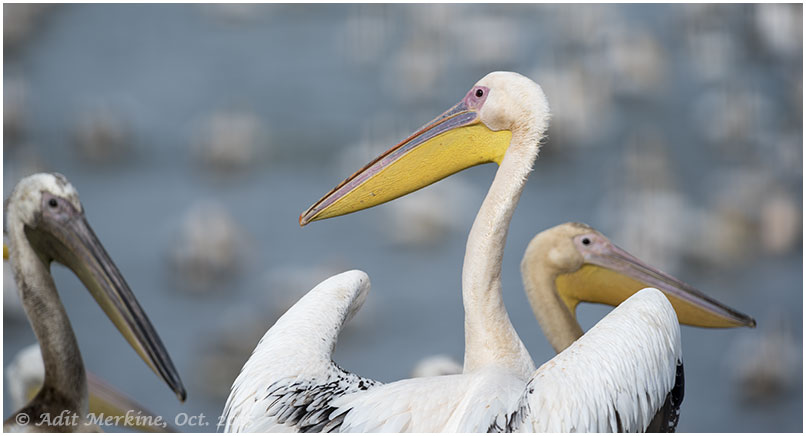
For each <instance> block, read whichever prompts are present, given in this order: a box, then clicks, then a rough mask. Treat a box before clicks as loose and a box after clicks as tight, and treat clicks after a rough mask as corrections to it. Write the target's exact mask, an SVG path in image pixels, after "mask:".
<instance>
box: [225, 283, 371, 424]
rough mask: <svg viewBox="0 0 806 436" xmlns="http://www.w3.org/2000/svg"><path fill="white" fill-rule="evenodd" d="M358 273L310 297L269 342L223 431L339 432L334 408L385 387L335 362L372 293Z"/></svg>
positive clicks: (230, 406)
mask: <svg viewBox="0 0 806 436" xmlns="http://www.w3.org/2000/svg"><path fill="white" fill-rule="evenodd" d="M369 287H370V284H369V277H368V276H367V274H366V273H364V272H362V271H358V270H354V271H348V272H345V273H342V274H338V275H335V276H333V277H331V278H329V279H327V280H325V281H323V282H322V283H320V284H319V285H317V286H316V287H315V288H313V289H312V290H311V291H310V292H308V293H307V294H306V295H305V296H304V297H302V298H301V299H300V300H299V301H298V302H297V303H296V304H295V305H294V306H293V307H291V308H290V309H289V310H288V311H287V312H286V313H285V314H284V315H283V316H282V317H280V319H278V320H277V322H276V323H275V324H274V326H272V328H270V329H269V331H268V332H266V334H265V335H264V336H263V338H262V339H261V340H260V342H259V343H258V344H257V346H256V347H255V350H254V351H253V352H252V356H251V357H250V358H249V360H248V361H247V362H246V364H244V367H243V369H242V370H241V373H240V374H239V375H238V377H237V378H236V379H235V382H234V383H233V385H232V390H231V391H230V395H229V398H228V399H227V403H226V405H225V407H224V415H223V416H224V419H223V421H224V422H223V423H224V426H225V427H224V431H226V432H256V431H260V432H266V431H323V430H325V431H326V430H336V429H338V427H339V426H340V424H341V421H340V420H339V419H337V420H332V419H331V412H333V410H334V409H333V408H332V406H331V405H330V403H331V402H332V401H333V400H334V399H336V398H338V397H340V396H343V395H347V394H350V393H352V392H357V391H362V390H366V389H369V388H370V387H373V386H375V385H377V384H378V383H377V382H375V381H373V380H369V379H365V378H362V377H359V376H357V375H355V374H351V373H348V372H347V371H344V370H343V369H341V368H339V367H338V366H337V365H336V364H335V363H334V362H333V361H332V360H331V355H332V353H333V349H334V347H335V346H336V340H337V338H338V334H339V331H340V330H341V328H342V326H343V325H344V323H345V322H347V321H348V320H349V319H350V318H352V316H353V315H354V314H355V313H356V312H357V311H358V309H359V308H360V307H361V305H362V304H363V303H364V300H365V298H366V296H367V293H368V292H369Z"/></svg>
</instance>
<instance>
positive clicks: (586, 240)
mask: <svg viewBox="0 0 806 436" xmlns="http://www.w3.org/2000/svg"><path fill="white" fill-rule="evenodd" d="M582 245H591V240H590V239H588V238H583V239H582Z"/></svg>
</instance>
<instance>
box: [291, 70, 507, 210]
mask: <svg viewBox="0 0 806 436" xmlns="http://www.w3.org/2000/svg"><path fill="white" fill-rule="evenodd" d="M488 92H489V89H487V88H486V87H483V86H476V87H474V88H473V89H472V90H471V91H470V92H468V94H467V95H466V96H465V98H463V99H462V101H460V102H459V103H458V104H457V105H456V106H454V107H453V108H451V109H450V110H448V111H447V112H445V113H443V114H442V115H440V116H439V117H437V118H436V119H434V120H432V121H431V122H430V123H428V124H426V125H425V126H423V127H422V128H421V129H420V130H418V131H417V132H415V133H414V134H412V135H411V136H409V137H408V138H406V139H405V140H403V142H401V143H399V144H397V145H395V146H394V147H392V148H390V149H389V150H387V151H386V152H384V153H383V154H382V155H380V156H378V157H377V158H376V159H375V160H373V161H372V162H370V163H369V164H367V165H366V166H365V167H364V168H362V169H361V170H359V171H358V172H356V173H355V174H353V175H352V176H350V177H348V178H347V179H346V180H344V181H343V182H341V183H340V184H339V185H338V186H336V187H335V188H334V189H333V190H332V191H330V192H329V193H328V194H327V195H325V196H324V197H322V198H321V199H320V200H319V201H317V202H316V203H314V205H313V206H311V207H309V208H308V210H306V211H305V212H303V213H302V214H301V215H300V217H299V224H300V226H304V225H305V224H308V223H309V222H311V221H317V220H321V219H325V218H332V217H335V216H339V215H345V214H348V213H351V212H355V211H358V210H362V209H366V208H369V207H372V206H376V205H379V204H381V203H385V202H387V201H391V200H394V199H395V198H398V197H401V196H403V195H406V194H408V193H411V192H414V191H416V190H418V189H420V188H424V187H426V186H428V185H430V184H432V183H434V182H437V181H439V180H442V179H443V178H445V177H448V176H450V175H451V174H454V173H456V172H459V171H461V170H463V169H465V168H469V167H472V166H475V165H479V164H483V163H488V162H496V163H500V161H501V159H502V158H503V156H504V153H505V152H506V149H507V147H509V143H510V140H511V139H512V132H510V131H508V130H500V131H493V130H491V129H489V128H488V127H487V126H485V125H484V123H482V122H481V121H480V120H479V113H478V110H479V109H480V108H481V106H482V105H483V104H484V101H485V100H486V98H487V93H488Z"/></svg>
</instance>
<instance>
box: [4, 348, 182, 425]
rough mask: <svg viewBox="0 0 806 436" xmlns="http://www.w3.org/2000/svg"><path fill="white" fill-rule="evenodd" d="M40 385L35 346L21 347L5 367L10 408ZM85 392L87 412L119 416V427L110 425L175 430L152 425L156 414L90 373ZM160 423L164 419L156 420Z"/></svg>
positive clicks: (41, 376)
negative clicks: (87, 397) (87, 402)
mask: <svg viewBox="0 0 806 436" xmlns="http://www.w3.org/2000/svg"><path fill="white" fill-rule="evenodd" d="M44 382H45V362H43V361H42V352H41V351H40V350H39V344H31V345H29V346H27V347H25V348H23V349H22V351H20V352H19V353H17V355H16V356H14V360H12V361H11V363H9V364H8V366H6V386H7V387H8V393H9V397H10V398H11V403H12V407H13V408H14V409H20V408H22V407H23V406H25V404H26V403H28V401H31V400H32V399H33V398H34V395H36V393H37V392H39V389H40V388H42V384H43V383H44ZM87 390H88V392H89V410H90V413H93V414H95V415H96V416H99V415H100V414H102V413H103V414H104V417H112V418H117V417H120V418H117V420H118V422H119V424H114V425H116V426H118V425H119V426H121V427H129V428H130V429H132V430H135V431H144V432H153V433H166V432H175V431H176V430H175V429H173V428H172V427H170V426H168V425H167V423H166V425H165V427H163V426H160V425H154V424H156V423H157V422H158V421H157V415H155V414H154V413H152V412H150V411H148V409H146V408H145V407H143V406H142V405H140V404H139V403H137V401H135V400H133V399H132V398H130V397H129V396H128V395H126V394H124V393H122V392H120V391H119V390H117V389H115V388H114V387H112V386H110V385H109V384H107V383H106V382H105V381H103V380H102V379H101V378H99V377H98V376H96V375H94V374H93V373H92V372H90V371H87ZM127 413H128V414H129V415H128V418H127V415H126V414H127ZM160 422H165V420H164V419H160Z"/></svg>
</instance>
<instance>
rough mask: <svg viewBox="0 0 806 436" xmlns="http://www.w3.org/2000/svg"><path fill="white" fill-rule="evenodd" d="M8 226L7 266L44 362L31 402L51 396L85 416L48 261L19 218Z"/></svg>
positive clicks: (70, 339)
mask: <svg viewBox="0 0 806 436" xmlns="http://www.w3.org/2000/svg"><path fill="white" fill-rule="evenodd" d="M9 221H12V220H9ZM8 227H9V245H10V247H9V248H10V252H11V256H10V262H11V267H12V269H13V271H14V278H15V280H16V282H17V288H18V289H19V293H20V298H21V300H22V304H23V307H24V308H25V313H26V314H27V315H28V320H29V322H30V323H31V327H32V328H33V330H34V333H35V334H36V337H37V339H38V340H39V347H40V349H41V351H42V360H43V362H44V364H45V381H44V384H43V386H42V389H41V390H40V394H39V395H38V396H37V397H36V398H35V399H34V400H33V402H36V401H43V402H44V401H47V398H48V397H50V398H53V397H55V398H54V399H53V400H52V401H53V402H57V401H58V402H59V403H60V404H61V405H63V406H64V407H65V408H67V409H68V410H71V411H74V412H76V413H80V414H81V416H85V415H86V413H87V412H88V407H89V396H88V393H87V375H86V373H85V371H84V363H83V361H82V359H81V353H80V352H79V349H78V342H77V341H76V337H75V334H74V333H73V328H72V326H71V325H70V320H69V319H68V318H67V313H66V312H65V310H64V306H63V305H62V303H61V300H60V299H59V296H58V294H57V292H56V285H55V284H54V283H53V277H52V276H51V274H50V271H49V265H48V264H46V263H45V261H43V260H42V259H40V257H39V256H38V255H37V254H36V252H35V251H34V249H33V247H32V246H31V244H30V243H29V242H28V238H27V237H26V236H25V230H24V228H23V224H22V223H21V222H19V221H17V222H9V223H8Z"/></svg>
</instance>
